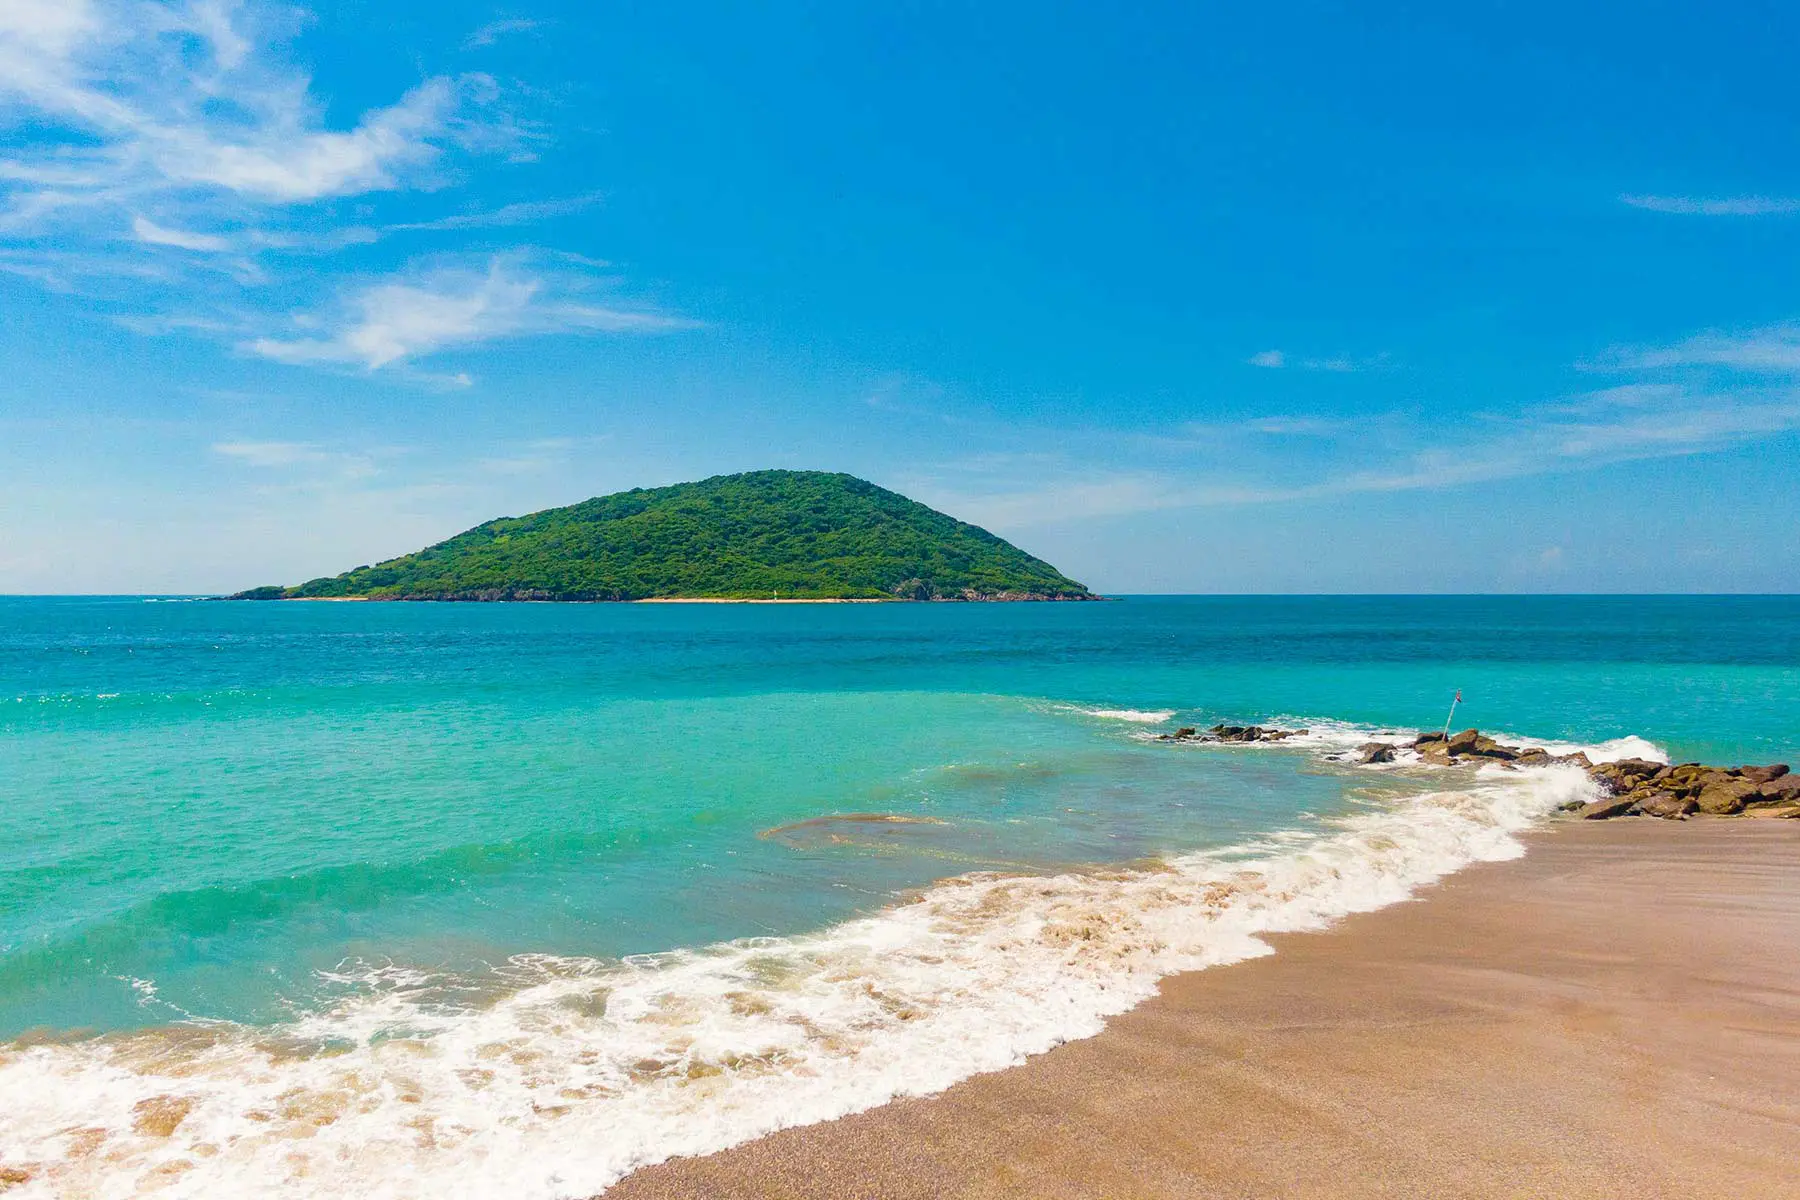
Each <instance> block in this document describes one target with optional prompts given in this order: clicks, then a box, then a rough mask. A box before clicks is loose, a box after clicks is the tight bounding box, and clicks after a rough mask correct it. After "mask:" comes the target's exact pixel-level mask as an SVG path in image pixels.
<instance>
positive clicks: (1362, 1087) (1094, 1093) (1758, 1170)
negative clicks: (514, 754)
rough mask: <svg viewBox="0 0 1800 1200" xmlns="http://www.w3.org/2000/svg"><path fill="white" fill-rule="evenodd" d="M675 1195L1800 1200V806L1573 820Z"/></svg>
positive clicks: (675, 1184) (668, 1186) (639, 1186)
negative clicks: (1012, 1063) (1764, 813)
mask: <svg viewBox="0 0 1800 1200" xmlns="http://www.w3.org/2000/svg"><path fill="white" fill-rule="evenodd" d="M1273 944H1274V945H1275V946H1276V949H1277V951H1278V953H1277V954H1276V955H1274V956H1273V957H1269V958H1263V959H1258V960H1255V961H1252V962H1247V963H1241V964H1238V965H1236V966H1231V967H1223V968H1218V969H1215V970H1211V971H1201V972H1197V973H1194V974H1191V975H1184V976H1179V977H1176V978H1174V979H1170V980H1168V981H1166V983H1165V985H1164V988H1163V994H1162V995H1161V996H1160V997H1158V998H1157V999H1155V1000H1153V1001H1151V1002H1150V1003H1148V1004H1146V1005H1144V1006H1143V1007H1141V1008H1139V1009H1137V1010H1135V1011H1133V1012H1131V1013H1127V1014H1126V1015H1124V1016H1122V1017H1119V1018H1117V1019H1115V1020H1114V1021H1113V1022H1112V1023H1111V1024H1110V1025H1109V1026H1108V1028H1107V1029H1106V1031H1105V1032H1104V1033H1102V1034H1101V1035H1100V1036H1099V1037H1096V1038H1092V1039H1089V1040H1087V1041H1083V1042H1074V1043H1070V1044H1068V1045H1066V1046H1063V1047H1061V1048H1059V1049H1057V1050H1054V1051H1052V1052H1050V1053H1048V1054H1045V1055H1042V1056H1040V1057H1038V1058H1034V1059H1032V1060H1031V1061H1030V1062H1028V1063H1026V1064H1025V1065H1023V1066H1021V1067H1017V1068H1015V1069H1013V1070H1010V1071H1002V1072H998V1073H995V1074H991V1075H984V1076H977V1077H976V1078H973V1079H970V1080H967V1081H965V1082H964V1083H961V1084H959V1085H957V1086H956V1087H954V1088H952V1089H950V1090H949V1091H948V1092H945V1093H943V1094H941V1095H938V1096H935V1097H928V1098H923V1099H914V1100H903V1101H898V1102H896V1103H893V1104H889V1105H886V1106H884V1107H882V1108H878V1109H875V1110H872V1111H870V1112H867V1113H863V1114H860V1115H857V1116H853V1117H847V1118H845V1119H843V1120H839V1121H833V1122H830V1123H828V1124H824V1125H814V1126H808V1127H803V1128H797V1129H790V1130H787V1131H785V1132H782V1133H778V1134H775V1135H773V1136H771V1137H767V1138H764V1139H762V1140H760V1141H757V1142H752V1143H750V1144H748V1145H744V1146H740V1147H738V1148H736V1149H734V1150H728V1151H725V1152H724V1153H721V1154H717V1155H713V1156H711V1157H707V1158H699V1159H681V1160H676V1161H673V1162H669V1163H665V1164H662V1165H660V1166H656V1167H651V1168H647V1169H645V1170H643V1171H640V1172H638V1173H637V1174H635V1175H632V1176H631V1177H629V1178H627V1179H626V1180H624V1181H623V1182H621V1183H620V1184H618V1185H617V1186H616V1187H614V1188H613V1189H611V1190H609V1191H608V1192H607V1193H606V1196H607V1200H649V1198H653V1197H655V1198H660V1197H709V1198H723V1197H783V1198H787V1197H817V1198H819V1200H849V1198H852V1197H858V1198H864V1197H866V1198H870V1200H875V1198H881V1200H887V1198H900V1197H905V1198H912V1197H919V1198H924V1197H942V1196H970V1197H975V1196H979V1197H997V1196H1032V1197H1134V1198H1135V1197H1233V1198H1238V1197H1263V1196H1270V1197H1364V1196H1368V1197H1375V1196H1380V1197H1431V1198H1433V1200H1440V1198H1444V1197H1558V1198H1577V1197H1594V1198H1601V1197H1605V1198H1607V1200H1623V1198H1635V1197H1644V1198H1649V1197H1674V1196H1681V1197H1730V1198H1732V1200H1749V1198H1753V1197H1788V1198H1792V1197H1800V821H1756V820H1711V821H1708V820H1694V821H1689V822H1685V823H1679V824H1677V823H1672V822H1664V821H1655V820H1650V819H1635V820H1622V821H1611V822H1591V823H1590V822H1581V823H1568V824H1563V825H1560V826H1559V827H1557V828H1556V829H1554V830H1552V831H1550V832H1547V833H1544V834H1541V835H1538V836H1536V837H1534V838H1533V839H1532V840H1531V850H1530V853H1529V854H1528V855H1527V856H1526V857H1525V858H1524V859H1521V860H1517V861H1514V862H1510V863H1497V864H1488V865H1483V866H1477V867H1473V868H1471V869H1469V870H1467V871H1464V872H1462V873H1461V874H1458V875H1456V876H1453V877H1452V878H1450V879H1449V880H1446V881H1445V882H1444V883H1442V884H1440V885H1438V886H1437V887H1435V888H1432V889H1429V890H1427V891H1426V892H1423V893H1421V895H1420V897H1419V900H1418V901H1417V902H1414V903H1409V904H1403V905H1399V906H1396V907H1393V908H1389V909H1385V910H1383V911H1381V912H1377V913H1370V914H1367V915H1364V916H1359V917H1353V918H1351V919H1349V920H1347V921H1345V922H1343V923H1342V924H1341V925H1339V926H1337V927H1336V928H1335V929H1333V930H1331V931H1329V932H1327V933H1320V934H1290V935H1286V936H1283V937H1280V938H1276V939H1273Z"/></svg>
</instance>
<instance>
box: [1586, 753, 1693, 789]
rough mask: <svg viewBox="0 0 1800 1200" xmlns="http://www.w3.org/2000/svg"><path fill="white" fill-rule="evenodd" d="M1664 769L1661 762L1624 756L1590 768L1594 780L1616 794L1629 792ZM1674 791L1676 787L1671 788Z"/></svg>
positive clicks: (1589, 772)
mask: <svg viewBox="0 0 1800 1200" xmlns="http://www.w3.org/2000/svg"><path fill="white" fill-rule="evenodd" d="M1660 770H1662V764H1661V763H1655V762H1650V761H1649V760H1648V759H1643V758H1622V759H1620V760H1619V761H1617V762H1606V763H1601V764H1600V765H1599V766H1597V767H1592V768H1590V769H1589V770H1588V774H1589V775H1591V776H1592V777H1593V778H1594V780H1595V781H1596V782H1597V783H1599V784H1600V785H1601V786H1602V787H1604V788H1607V789H1609V790H1610V791H1611V792H1612V793H1613V794H1614V795H1618V794H1620V793H1623V792H1629V791H1630V790H1631V789H1632V788H1634V787H1636V786H1637V785H1638V784H1639V783H1642V782H1646V781H1648V780H1650V779H1652V778H1654V777H1655V775H1656V773H1657V772H1658V771H1660ZM1669 790H1671V791H1673V790H1675V789H1673V788H1670V789H1669Z"/></svg>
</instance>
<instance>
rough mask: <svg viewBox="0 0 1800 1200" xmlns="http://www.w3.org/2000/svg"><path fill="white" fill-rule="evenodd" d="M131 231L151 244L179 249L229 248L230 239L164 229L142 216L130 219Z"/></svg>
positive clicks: (142, 240) (209, 234)
mask: <svg viewBox="0 0 1800 1200" xmlns="http://www.w3.org/2000/svg"><path fill="white" fill-rule="evenodd" d="M131 232H132V233H134V234H136V235H137V240H138V241H140V242H145V243H147V244H149V245H152V246H174V247H176V248H178V249H181V250H205V251H220V250H229V249H231V239H230V238H223V237H219V236H218V235H217V234H211V233H190V232H188V231H187V230H184V229H164V228H163V227H162V226H161V225H158V224H157V223H156V222H154V221H150V220H146V219H145V218H143V217H133V218H132V219H131Z"/></svg>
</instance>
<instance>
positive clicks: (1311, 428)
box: [1245, 416, 1350, 437]
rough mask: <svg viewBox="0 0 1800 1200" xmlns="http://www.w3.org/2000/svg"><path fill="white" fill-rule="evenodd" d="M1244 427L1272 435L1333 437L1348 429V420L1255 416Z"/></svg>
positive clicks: (1253, 431) (1254, 431)
mask: <svg viewBox="0 0 1800 1200" xmlns="http://www.w3.org/2000/svg"><path fill="white" fill-rule="evenodd" d="M1245 427H1246V428H1248V429H1249V430H1250V431H1251V432H1252V433H1264V434H1269V435H1271V436H1273V437H1334V436H1336V435H1337V434H1339V433H1342V432H1344V431H1345V430H1346V429H1348V428H1349V427H1350V422H1348V421H1345V420H1342V419H1339V418H1336V417H1279V416H1277V417H1255V418H1252V419H1251V420H1250V421H1248V422H1246V423H1245Z"/></svg>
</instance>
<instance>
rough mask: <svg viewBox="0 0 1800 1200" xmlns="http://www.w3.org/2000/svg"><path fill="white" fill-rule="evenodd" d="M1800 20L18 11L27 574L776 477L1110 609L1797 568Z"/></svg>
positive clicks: (434, 533) (2, 268)
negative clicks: (1254, 596)
mask: <svg viewBox="0 0 1800 1200" xmlns="http://www.w3.org/2000/svg"><path fill="white" fill-rule="evenodd" d="M1126 9H1128V10H1129V11H1122V10H1126ZM1797 44H1800V6H1794V5H1790V4H1779V3H1756V2H1750V0H1737V2H1736V3H1733V4H1730V5H1723V6H1721V5H1702V4H1658V3H1643V2H1638V3H1632V4H1628V5H1627V4H1619V5H1610V4H1598V3H1596V4H1584V5H1569V4H1566V3H1559V4H1555V5H1549V4H1534V3H1507V4H1498V3H1466V4H1457V5H1443V4H1426V3H1408V4H1397V3H1374V2H1371V3H1366V4H1358V5H1340V4H1282V3H1270V4H1263V5H1230V6H1226V5H1200V4H1193V3H1181V4H1156V3H1146V4H1140V5H1131V6H1121V5H1114V4H1101V3H1089V4H1059V3H1047V2H1043V0H1040V2H1038V3H1032V4H1012V3H1002V2H998V0H996V2H991V3H981V4H967V3H965V4H948V3H931V2H920V3H907V4H901V3H866V4H855V5H850V4H842V3H823V2H821V3H810V4H791V3H761V4H747V3H746V4H709V3H688V4H643V3H593V2H589V3H578V4H577V3H571V4H553V3H520V4H513V5H507V6H498V7H497V6H495V5H493V4H491V3H465V2H463V0H433V2H432V3H430V4H420V3H417V2H416V0H384V2H383V3H380V4H373V3H366V2H363V3H335V4H330V3H315V4H312V5H311V6H309V7H295V6H288V5H277V4H271V3H263V2H261V0H243V2H241V3H232V2H229V0H171V2H156V0H0V592H5V593H83V592H89V593H91V592H99V593H197V592H210V591H222V590H236V589H239V588H243V587H249V586H253V585H260V584H266V583H294V582H299V581H301V580H304V579H307V578H311V577H314V576H318V575H322V574H334V573H337V572H339V571H342V570H346V569H348V568H351V567H354V566H357V565H359V564H361V563H367V562H372V561H377V560H380V559H383V558H387V557H392V556H394V555H397V554H401V553H405V552H407V551H410V550H414V549H417V548H419V547H421V546H423V545H425V544H428V543H430V542H434V541H437V540H441V539H442V538H444V537H447V536H449V535H451V534H453V533H456V532H458V531H459V530H461V529H464V528H466V527H468V526H470V525H473V524H476V523H478V522H480V521H483V520H487V519H489V518H492V517H495V516H500V515H515V514H519V513H524V512H529V511H534V510H537V509H541V508H547V507H551V506H555V505H560V504H568V503H572V502H574V501H577V500H580V499H584V498H586V497H588V496H591V495H596V494H602V493H606V492H611V491H617V490H621V489H625V488H630V487H636V486H656V485H661V484H667V483H674V482H679V481H681V480H686V479H695V478H701V477H704V476H707V475H712V474H719V473H724V472H732V471H740V470H750V469H757V468H764V467H792V468H813V469H825V470H841V471H848V472H851V473H854V474H856V475H860V476H863V477H864V478H867V479H870V480H873V481H874V482H876V483H879V484H882V485H884V486H886V487H891V488H894V489H896V490H898V491H901V492H904V493H906V494H907V495H910V496H912V497H914V498H916V499H919V500H922V501H924V502H926V503H929V504H931V505H933V506H934V507H937V508H941V509H943V510H945V511H947V512H950V513H952V514H953V515H955V516H958V517H961V518H963V519H965V520H969V521H973V522H976V523H978V524H981V525H984V526H987V527H988V528H991V529H993V530H994V531H995V532H997V533H1000V534H1001V535H1003V536H1005V537H1007V538H1009V539H1011V540H1013V541H1014V542H1015V543H1017V544H1018V545H1020V546H1022V547H1023V548H1025V549H1026V550H1029V551H1031V552H1032V553H1035V554H1038V555H1039V556H1041V557H1044V558H1046V559H1048V560H1049V561H1051V562H1053V563H1054V564H1056V565H1057V566H1058V567H1059V568H1061V569H1062V570H1064V571H1065V572H1066V573H1068V574H1070V575H1072V576H1074V577H1075V578H1077V579H1080V580H1082V581H1083V582H1085V583H1087V584H1089V585H1090V586H1092V587H1094V588H1096V589H1099V590H1102V591H1107V592H1112V593H1140V592H1614V591H1620V592H1634V591H1649V592H1665V591H1702V592H1714V591H1720V592H1725V591H1753V592H1755V591H1779V592H1790V591H1793V590H1794V588H1795V583H1796V581H1797V580H1800V294H1797V288H1796V284H1797V283H1800V270H1797V268H1800V121H1797V120H1796V118H1797V117H1800V99H1797V97H1796V93H1795V91H1794V89H1793V87H1792V76H1793V71H1792V55H1793V48H1794V46H1795V45H1797Z"/></svg>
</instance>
